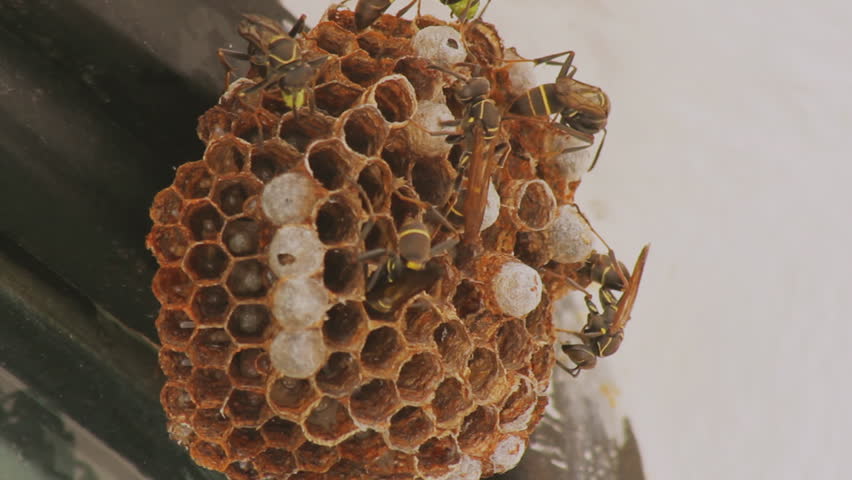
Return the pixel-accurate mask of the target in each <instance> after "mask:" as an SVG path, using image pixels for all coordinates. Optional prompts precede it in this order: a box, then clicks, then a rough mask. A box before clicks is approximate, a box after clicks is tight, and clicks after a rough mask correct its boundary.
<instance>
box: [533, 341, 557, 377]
mask: <svg viewBox="0 0 852 480" xmlns="http://www.w3.org/2000/svg"><path fill="white" fill-rule="evenodd" d="M555 362H556V357H555V356H554V355H553V348H552V346H551V344H549V343H548V344H545V345H542V346H540V347H539V348H538V350H536V351H535V352H533V355H532V358H531V359H530V365H532V373H533V376H535V379H536V380H538V382H539V383H540V384H544V385H546V384H547V383H549V382H550V373H551V372H552V371H553V365H554V363H555Z"/></svg>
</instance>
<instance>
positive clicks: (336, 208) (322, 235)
mask: <svg viewBox="0 0 852 480" xmlns="http://www.w3.org/2000/svg"><path fill="white" fill-rule="evenodd" d="M316 226H317V234H318V235H319V239H320V241H321V242H322V243H324V244H326V245H336V244H339V243H344V242H351V241H353V240H355V239H356V238H358V233H359V232H358V214H357V213H355V210H354V208H353V207H352V205H351V204H349V202H347V201H346V199H345V198H344V197H342V196H339V195H338V196H334V197H332V198H330V199H329V200H328V201H327V202H325V203H324V204H323V205H322V206H321V207H320V208H319V211H318V212H317V219H316Z"/></svg>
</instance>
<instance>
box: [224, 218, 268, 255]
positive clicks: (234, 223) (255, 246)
mask: <svg viewBox="0 0 852 480" xmlns="http://www.w3.org/2000/svg"><path fill="white" fill-rule="evenodd" d="M222 243H223V244H224V245H225V247H226V248H227V249H228V251H229V252H231V255H234V256H236V257H241V256H246V255H254V254H256V253H257V252H258V250H259V249H260V225H258V223H257V221H255V220H254V219H251V218H238V219H236V220H231V221H229V222H228V223H227V224H226V225H225V230H224V231H223V232H222Z"/></svg>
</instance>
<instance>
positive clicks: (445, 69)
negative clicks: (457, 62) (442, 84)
mask: <svg viewBox="0 0 852 480" xmlns="http://www.w3.org/2000/svg"><path fill="white" fill-rule="evenodd" d="M429 68H431V69H433V70H440V71H442V72H444V73H446V74H447V75H452V76H454V77H456V78H458V79H459V80H461V81H463V82H467V81H469V80H470V79H469V78H467V77H465V76H464V75H462V74H460V73H458V72H454V71H452V70H450V69H449V68H447V67H444V66H441V65H435V64H434V63H433V64H431V65H429Z"/></svg>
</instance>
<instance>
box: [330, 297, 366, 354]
mask: <svg viewBox="0 0 852 480" xmlns="http://www.w3.org/2000/svg"><path fill="white" fill-rule="evenodd" d="M366 328H367V318H366V314H365V313H364V310H363V307H361V304H360V303H356V302H346V303H338V304H336V305H334V306H333V307H331V308H330V309H329V310H328V312H327V319H326V321H325V323H324V324H323V327H322V332H323V337H324V338H325V342H326V343H327V344H328V345H330V346H335V347H342V348H347V347H349V348H351V347H353V346H355V345H357V343H358V341H359V340H360V339H362V338H363V335H364V332H366Z"/></svg>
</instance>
